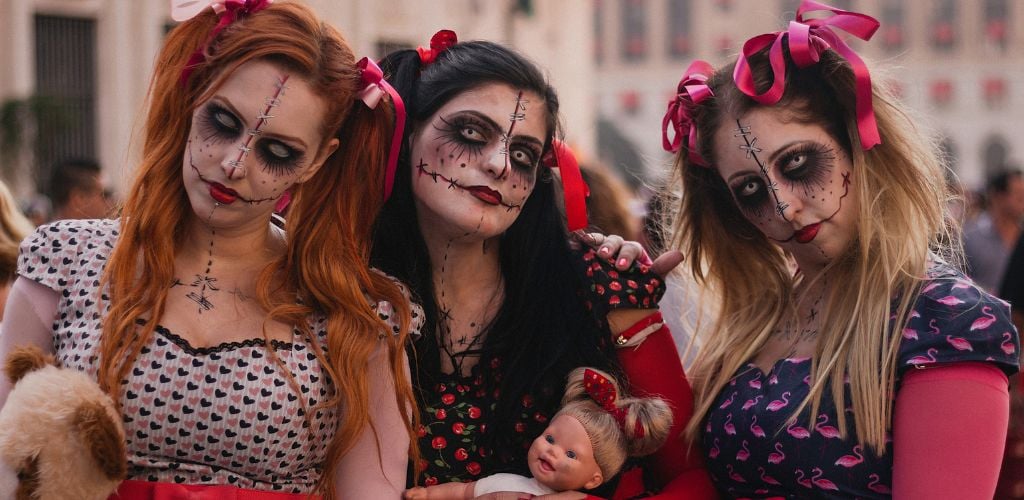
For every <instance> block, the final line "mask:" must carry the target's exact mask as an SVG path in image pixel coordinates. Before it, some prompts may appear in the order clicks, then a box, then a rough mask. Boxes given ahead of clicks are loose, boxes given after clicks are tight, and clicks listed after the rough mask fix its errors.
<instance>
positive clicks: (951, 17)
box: [931, 0, 957, 52]
mask: <svg viewBox="0 0 1024 500" xmlns="http://www.w3.org/2000/svg"><path fill="white" fill-rule="evenodd" d="M956 15H957V12H956V0H937V1H936V2H935V6H934V10H933V11H932V19H931V41H932V47H934V48H935V50H939V51H944V52H945V51H950V50H953V47H954V46H956V29H955V26H956Z"/></svg>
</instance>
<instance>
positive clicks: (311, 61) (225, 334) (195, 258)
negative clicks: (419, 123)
mask: <svg viewBox="0 0 1024 500" xmlns="http://www.w3.org/2000/svg"><path fill="white" fill-rule="evenodd" d="M178 4H179V6H178V7H176V8H175V10H174V17H175V18H176V19H178V20H184V22H183V23H182V24H180V25H179V26H177V27H176V28H175V29H173V30H172V31H171V32H170V33H169V34H168V36H167V39H166V42H165V44H164V47H163V49H162V50H161V52H160V55H159V57H158V59H157V61H156V64H155V68H156V69H155V74H154V75H153V80H152V84H151V87H150V96H149V97H150V105H149V112H148V118H147V121H146V129H145V142H144V145H143V158H142V162H141V164H140V165H139V168H138V174H137V178H136V179H135V181H134V184H133V185H132V187H131V188H130V189H129V191H128V194H127V197H126V200H125V203H124V207H123V209H122V212H121V217H120V218H119V219H116V220H91V221H62V222H58V223H55V224H51V225H48V226H44V227H42V228H40V229H39V230H38V231H37V232H36V233H35V234H34V235H33V236H31V237H30V238H28V239H27V240H26V241H25V242H24V243H23V244H22V248H21V252H22V253H21V260H20V262H19V266H18V273H19V274H20V276H19V278H18V280H17V282H16V283H15V285H14V288H13V291H12V294H11V299H10V300H9V302H8V305H9V307H10V308H12V309H13V310H15V311H17V312H18V314H17V315H16V316H13V317H10V318H9V319H8V321H5V322H4V325H3V331H2V334H0V357H3V355H5V354H6V353H7V352H8V351H10V350H11V349H12V346H15V345H17V344H22V343H33V344H36V345H39V346H41V347H42V348H44V349H45V350H46V351H48V352H53V353H54V354H55V355H56V358H57V359H58V361H59V362H60V363H61V364H63V365H64V366H66V367H74V368H77V369H79V370H83V371H86V372H88V373H90V374H93V375H95V376H96V378H97V379H98V382H99V384H100V386H101V387H102V388H103V389H105V390H106V391H107V392H108V393H109V394H110V395H111V397H112V398H113V399H114V400H115V401H116V402H117V403H118V405H119V406H120V409H121V411H122V413H123V415H124V424H125V430H126V434H127V440H128V442H127V445H128V464H129V467H128V478H129V480H128V481H126V482H125V483H124V484H122V486H121V488H120V490H119V491H118V494H117V497H118V498H123V499H133V498H153V497H158V498H163V497H174V498H179V497H184V496H190V495H203V496H204V498H206V497H207V496H209V497H210V498H212V497H214V496H216V497H218V498H221V497H231V498H234V497H235V496H238V497H239V498H241V497H243V496H244V497H245V498H267V499H270V498H274V499H278V498H281V499H284V498H308V496H309V495H310V494H318V495H322V496H323V497H325V498H338V497H341V496H345V497H350V498H398V497H399V495H400V492H401V490H402V489H403V488H404V486H405V481H406V478H405V474H406V469H405V467H406V464H407V462H408V460H409V458H410V457H411V456H415V440H412V439H411V436H412V422H413V420H414V417H415V415H414V414H412V408H414V407H415V402H414V399H413V395H412V392H411V388H410V384H409V381H408V378H407V373H408V372H407V361H406V359H405V356H404V350H403V347H404V345H405V343H406V340H407V338H408V334H409V330H410V322H411V320H410V318H411V312H410V306H409V305H408V302H407V298H406V297H405V296H404V294H403V291H402V289H401V288H400V286H399V285H398V284H397V283H396V282H394V281H392V280H391V279H389V278H388V277H386V276H384V275H383V274H381V273H378V272H374V271H373V270H371V269H370V268H369V266H368V258H369V257H368V253H369V242H370V231H371V228H372V223H373V219H374V217H375V215H376V212H377V210H378V209H379V208H380V206H381V205H382V203H383V202H384V199H385V193H386V191H387V189H389V186H388V185H386V181H385V178H386V173H385V168H384V167H385V165H386V164H387V163H388V161H387V160H388V154H389V150H390V149H391V145H392V142H393V139H392V137H393V133H394V130H395V128H396V124H395V121H396V120H395V119H394V117H395V115H394V113H393V111H392V109H391V104H390V102H389V101H388V100H387V99H386V98H385V99H383V100H381V99H380V97H382V94H383V93H384V92H385V91H386V90H387V87H384V86H383V85H384V84H383V83H382V82H381V80H380V73H379V71H377V72H375V71H374V69H375V66H374V65H372V64H370V63H367V62H365V61H364V62H360V63H359V64H357V62H356V60H355V57H354V55H353V53H352V50H351V49H350V48H349V46H348V44H347V43H346V42H345V40H344V39H343V38H342V36H341V34H339V33H338V32H337V31H336V30H335V29H334V28H332V27H331V26H329V25H327V24H326V23H324V22H323V21H321V20H320V19H318V18H317V17H316V15H315V14H314V13H313V12H312V11H311V10H310V9H309V8H308V7H305V6H303V5H301V4H297V3H291V2H275V3H273V4H271V3H270V2H269V1H263V0H246V1H241V0H237V1H227V2H215V3H213V5H212V7H213V8H212V9H211V8H207V2H178ZM400 127H401V125H400V124H399V125H398V128H400ZM289 196H290V200H291V206H290V209H289V212H288V213H289V216H288V219H287V222H285V223H284V226H283V228H281V227H278V226H277V225H275V224H273V223H272V214H273V211H274V209H275V205H279V204H281V200H282V198H284V199H288V197H289ZM12 314H13V313H12ZM0 383H2V385H0V404H2V402H3V400H4V399H6V395H7V393H8V391H9V383H8V381H7V380H2V381H0Z"/></svg>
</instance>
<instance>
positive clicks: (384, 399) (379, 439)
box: [334, 342, 409, 500]
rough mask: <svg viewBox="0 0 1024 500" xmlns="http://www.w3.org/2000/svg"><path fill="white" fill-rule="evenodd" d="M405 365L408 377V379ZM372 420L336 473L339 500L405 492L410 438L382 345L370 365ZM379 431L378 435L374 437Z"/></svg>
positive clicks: (370, 407) (377, 496) (336, 489)
mask: <svg viewBox="0 0 1024 500" xmlns="http://www.w3.org/2000/svg"><path fill="white" fill-rule="evenodd" d="M408 369H409V367H408V364H406V374H405V375H406V377H407V378H408V377H409V372H408ZM366 373H367V378H368V379H369V384H368V385H369V386H368V389H369V395H370V398H369V401H368V404H369V407H368V410H369V413H370V415H369V417H370V423H371V424H373V429H371V427H370V426H369V425H367V426H366V427H365V428H364V429H363V431H362V433H360V435H359V437H358V438H356V442H355V444H354V445H353V446H352V448H351V449H350V450H349V451H348V453H346V454H345V455H344V456H343V457H342V459H341V463H339V464H338V466H337V468H336V469H335V471H334V478H335V491H336V492H337V494H338V498H381V499H383V498H394V499H396V500H397V499H399V498H401V497H402V492H403V491H404V490H405V476H406V467H407V466H408V464H409V455H408V452H409V435H408V434H407V433H406V432H405V423H404V422H403V420H402V413H401V412H400V411H399V410H398V403H397V401H395V382H394V378H393V377H392V376H391V370H390V364H389V363H388V356H387V347H386V344H385V343H384V342H381V343H380V346H379V347H378V348H377V350H376V351H375V352H374V353H373V354H372V355H371V356H370V359H369V361H368V362H367V370H366ZM374 429H376V434H375V433H374Z"/></svg>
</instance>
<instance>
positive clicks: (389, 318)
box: [370, 268, 424, 340]
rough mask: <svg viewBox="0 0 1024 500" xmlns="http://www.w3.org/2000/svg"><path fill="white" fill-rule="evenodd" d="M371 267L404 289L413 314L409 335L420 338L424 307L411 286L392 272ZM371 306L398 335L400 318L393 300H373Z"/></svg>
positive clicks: (404, 295) (403, 293) (403, 292)
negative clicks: (413, 293)
mask: <svg viewBox="0 0 1024 500" xmlns="http://www.w3.org/2000/svg"><path fill="white" fill-rule="evenodd" d="M370 269H371V270H372V271H374V272H376V273H377V274H380V275H381V276H384V277H385V278H388V279H389V280H391V281H392V282H394V283H395V285H397V286H398V288H399V289H401V290H402V296H403V297H405V300H406V301H407V302H408V303H409V313H410V316H411V318H410V323H409V335H410V336H411V337H413V339H414V340H415V338H418V337H419V336H420V331H421V330H422V329H423V322H424V313H423V307H422V306H421V305H420V304H419V303H417V302H416V301H415V300H414V299H413V298H412V292H410V290H409V287H408V286H407V285H406V284H405V283H402V282H401V281H400V280H399V279H398V278H395V277H394V276H391V275H390V274H388V273H385V272H384V271H381V270H380V269H377V268H370ZM370 307H372V308H373V310H374V311H376V312H377V316H379V317H380V319H381V320H383V321H384V322H385V323H386V324H387V325H388V327H389V328H391V333H393V334H395V335H398V334H399V333H400V330H401V325H400V324H399V322H400V319H399V318H398V317H397V316H395V306H394V305H393V304H391V302H389V301H387V300H378V301H372V300H371V301H370Z"/></svg>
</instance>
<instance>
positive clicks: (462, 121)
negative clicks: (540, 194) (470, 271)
mask: <svg viewBox="0 0 1024 500" xmlns="http://www.w3.org/2000/svg"><path fill="white" fill-rule="evenodd" d="M530 102H541V100H540V99H539V97H538V96H536V95H534V94H533V93H532V92H529V91H524V90H521V89H515V88H513V87H510V86H509V85H506V84H500V83H492V84H487V85H483V86H481V87H477V88H475V89H472V90H468V91H465V92H463V93H461V94H459V95H457V96H456V97H454V98H452V99H451V100H450V101H448V103H446V104H445V105H444V106H442V107H441V109H439V110H438V111H437V112H436V113H435V114H434V116H432V117H431V118H430V120H429V121H428V122H427V123H425V124H423V125H422V126H421V127H420V129H419V132H418V133H416V134H415V135H414V136H413V142H412V158H413V165H412V168H413V195H414V197H415V199H416V203H417V209H418V213H419V218H420V222H421V225H422V224H428V225H430V226H432V227H431V228H430V231H433V232H435V233H436V234H445V235H449V236H450V237H461V236H460V235H462V234H463V233H465V232H466V231H471V232H473V233H474V234H475V235H476V236H478V237H480V239H488V238H491V237H493V236H496V235H499V234H501V233H503V232H504V231H505V230H506V229H508V227H509V226H511V225H512V223H513V222H515V220H516V218H517V217H518V216H519V212H520V210H521V208H522V206H523V204H524V203H525V202H526V199H527V198H528V197H529V196H530V193H532V192H533V187H534V184H535V182H536V176H537V169H538V168H539V164H540V159H541V154H542V151H543V148H544V144H545V138H546V137H547V134H548V130H547V124H546V122H545V114H544V112H543V110H542V109H540V110H531V111H529V112H528V111H527V104H528V103H530ZM510 110H511V112H510ZM425 230H426V229H425Z"/></svg>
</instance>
